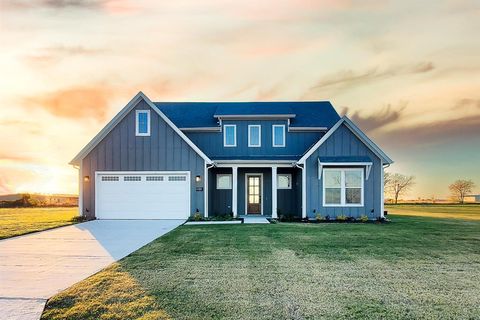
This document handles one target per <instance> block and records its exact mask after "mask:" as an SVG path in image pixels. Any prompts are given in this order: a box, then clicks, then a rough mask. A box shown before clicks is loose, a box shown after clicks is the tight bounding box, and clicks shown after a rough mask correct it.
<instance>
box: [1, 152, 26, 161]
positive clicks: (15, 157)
mask: <svg viewBox="0 0 480 320" xmlns="http://www.w3.org/2000/svg"><path fill="white" fill-rule="evenodd" d="M32 159H33V158H32V157H30V156H28V155H24V154H12V153H8V154H7V153H5V152H0V161H15V162H18V161H20V162H25V161H31V160H32Z"/></svg>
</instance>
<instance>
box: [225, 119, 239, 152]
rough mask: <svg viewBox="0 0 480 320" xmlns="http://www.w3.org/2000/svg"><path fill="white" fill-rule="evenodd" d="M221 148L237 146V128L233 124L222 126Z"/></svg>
mask: <svg viewBox="0 0 480 320" xmlns="http://www.w3.org/2000/svg"><path fill="white" fill-rule="evenodd" d="M223 146H224V147H236V146H237V126H236V125H234V124H226V125H224V126H223Z"/></svg>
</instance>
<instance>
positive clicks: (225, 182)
mask: <svg viewBox="0 0 480 320" xmlns="http://www.w3.org/2000/svg"><path fill="white" fill-rule="evenodd" d="M217 189H232V175H231V174H217Z"/></svg>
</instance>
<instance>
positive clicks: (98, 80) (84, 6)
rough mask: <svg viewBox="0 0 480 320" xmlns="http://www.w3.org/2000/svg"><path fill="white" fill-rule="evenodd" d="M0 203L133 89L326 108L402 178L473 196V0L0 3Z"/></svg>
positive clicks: (42, 183)
mask: <svg viewBox="0 0 480 320" xmlns="http://www.w3.org/2000/svg"><path fill="white" fill-rule="evenodd" d="M0 6H1V7H0V46H1V47H0V48H1V50H0V70H1V74H2V76H1V77H0V194H5V193H13V192H24V191H29V192H42V193H77V170H75V169H74V168H73V167H71V166H69V165H68V164H67V163H68V162H69V161H70V160H71V159H72V158H73V157H74V156H75V155H76V153H77V152H78V151H79V150H80V149H81V148H82V147H83V146H84V145H85V144H86V143H87V142H88V141H90V139H91V138H92V137H93V136H94V135H95V134H96V133H97V132H98V131H99V130H100V129H101V128H102V127H103V126H104V125H105V124H106V123H107V122H108V121H109V120H110V119H111V118H112V117H113V116H114V115H115V114H116V113H117V112H118V111H119V110H120V109H121V108H122V107H123V106H124V105H125V104H126V103H127V102H128V101H129V100H130V99H131V98H132V97H133V96H134V95H135V94H136V93H137V92H138V91H140V90H141V91H143V92H144V93H145V94H147V96H149V97H150V99H152V100H153V101H270V100H278V101H282V100H289V101H295V100H330V101H331V102H332V103H333V105H334V106H335V107H336V108H337V110H338V111H339V112H340V113H342V114H344V113H347V114H348V115H349V116H350V117H351V119H353V120H354V121H355V122H356V123H357V124H358V125H359V126H360V127H361V128H362V129H363V130H365V131H366V132H367V133H368V134H369V135H370V136H371V137H372V138H373V140H374V141H375V142H376V143H377V144H379V145H380V146H381V147H382V148H383V149H384V150H385V152H386V153H387V154H388V155H389V156H390V157H391V158H393V159H394V160H395V164H393V165H392V166H391V167H390V168H389V169H388V170H389V171H391V172H401V173H405V174H411V175H415V176H416V180H417V184H416V186H415V188H414V189H413V190H412V192H411V194H410V195H409V196H410V197H418V196H421V197H431V196H432V195H435V196H436V197H446V196H448V184H449V183H450V182H452V181H454V180H456V179H458V178H469V179H472V180H474V182H475V183H476V184H477V188H476V192H480V1H478V0H477V1H461V0H457V1H453V0H452V1H437V0H435V1H377V0H372V1H368V0H367V1H346V0H335V1H334V0H330V1H303V0H291V1H282V0H280V1H258V0H256V1H247V0H244V1H228V0H207V1H199V0H196V1H195V0H191V1H183V0H176V1H133V0H132V1H128V0H117V1H109V0H85V1H81V0H25V1H15V0H0Z"/></svg>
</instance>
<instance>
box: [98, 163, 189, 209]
mask: <svg viewBox="0 0 480 320" xmlns="http://www.w3.org/2000/svg"><path fill="white" fill-rule="evenodd" d="M104 174H108V175H110V174H111V175H116V174H118V175H125V174H131V175H146V174H151V175H156V174H158V175H162V174H173V175H175V174H178V175H182V174H184V175H187V182H188V183H186V185H187V189H188V190H187V191H188V212H187V218H188V217H190V216H191V215H192V180H191V177H190V171H95V182H94V183H95V195H94V197H95V218H96V217H97V214H98V211H97V207H98V186H97V181H98V176H100V175H104ZM90 179H91V178H90ZM90 181H91V180H90Z"/></svg>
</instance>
